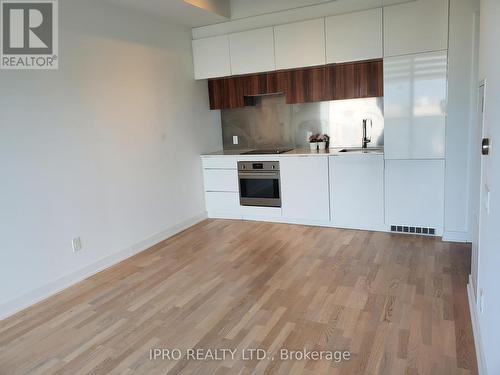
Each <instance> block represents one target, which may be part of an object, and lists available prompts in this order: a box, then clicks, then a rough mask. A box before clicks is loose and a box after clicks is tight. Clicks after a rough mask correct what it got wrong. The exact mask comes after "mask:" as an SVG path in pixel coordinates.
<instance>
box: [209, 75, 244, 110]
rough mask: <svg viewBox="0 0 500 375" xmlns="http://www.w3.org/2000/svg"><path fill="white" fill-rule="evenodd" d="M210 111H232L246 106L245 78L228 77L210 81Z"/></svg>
mask: <svg viewBox="0 0 500 375" xmlns="http://www.w3.org/2000/svg"><path fill="white" fill-rule="evenodd" d="M208 98H209V100H210V109H231V108H241V107H244V106H245V96H244V78H243V77H228V78H220V79H215V80H209V81H208Z"/></svg>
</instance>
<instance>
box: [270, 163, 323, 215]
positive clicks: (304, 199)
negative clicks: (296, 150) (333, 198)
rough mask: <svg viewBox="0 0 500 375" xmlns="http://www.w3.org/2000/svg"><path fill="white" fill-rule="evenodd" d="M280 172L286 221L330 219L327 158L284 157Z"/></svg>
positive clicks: (283, 210)
mask: <svg viewBox="0 0 500 375" xmlns="http://www.w3.org/2000/svg"><path fill="white" fill-rule="evenodd" d="M280 173H281V199H282V212H283V217H284V218H285V219H290V220H305V221H317V222H327V221H329V220H330V208H329V189H328V158H327V157H324V158H323V157H307V156H305V157H292V156H287V157H284V158H282V159H281V160H280Z"/></svg>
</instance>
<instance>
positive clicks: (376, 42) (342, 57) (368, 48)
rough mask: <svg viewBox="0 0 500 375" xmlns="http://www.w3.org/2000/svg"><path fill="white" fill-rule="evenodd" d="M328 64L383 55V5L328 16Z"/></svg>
mask: <svg viewBox="0 0 500 375" xmlns="http://www.w3.org/2000/svg"><path fill="white" fill-rule="evenodd" d="M325 22H326V62H327V64H333V63H341V62H348V61H359V60H369V59H376V58H381V57H382V56H383V51H382V9H381V8H378V9H370V10H367V11H363V12H356V13H349V14H342V15H339V16H332V17H327V18H326V21H325Z"/></svg>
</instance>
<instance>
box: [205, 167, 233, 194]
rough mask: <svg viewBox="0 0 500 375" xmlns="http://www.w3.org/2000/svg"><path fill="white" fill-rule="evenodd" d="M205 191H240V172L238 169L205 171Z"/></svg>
mask: <svg viewBox="0 0 500 375" xmlns="http://www.w3.org/2000/svg"><path fill="white" fill-rule="evenodd" d="M204 179H205V191H212V192H213V191H218V192H232V193H235V192H237V191H238V171H237V170H236V169H205V170H204Z"/></svg>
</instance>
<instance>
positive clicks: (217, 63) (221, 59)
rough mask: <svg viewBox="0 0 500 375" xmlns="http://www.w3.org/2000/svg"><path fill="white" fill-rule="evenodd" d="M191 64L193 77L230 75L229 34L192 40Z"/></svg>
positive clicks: (203, 77)
mask: <svg viewBox="0 0 500 375" xmlns="http://www.w3.org/2000/svg"><path fill="white" fill-rule="evenodd" d="M193 64H194V78H195V79H205V78H215V77H224V76H229V75H231V61H230V58H229V36H228V35H222V36H215V37H211V38H204V39H195V40H193Z"/></svg>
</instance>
